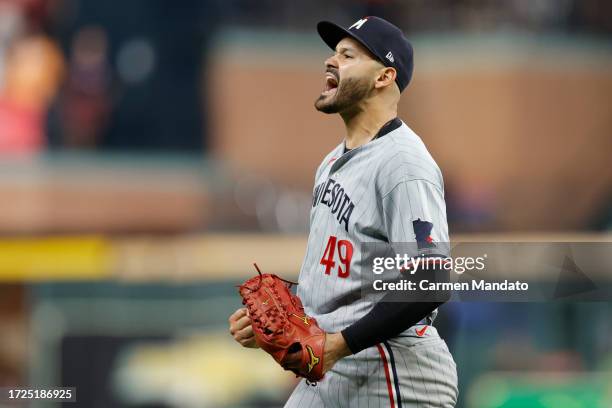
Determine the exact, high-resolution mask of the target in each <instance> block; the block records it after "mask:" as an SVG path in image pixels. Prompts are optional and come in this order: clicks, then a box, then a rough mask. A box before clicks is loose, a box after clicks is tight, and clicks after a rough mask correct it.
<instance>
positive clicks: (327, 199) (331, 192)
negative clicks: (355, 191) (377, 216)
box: [312, 178, 355, 231]
mask: <svg viewBox="0 0 612 408" xmlns="http://www.w3.org/2000/svg"><path fill="white" fill-rule="evenodd" d="M319 204H324V205H325V206H327V207H329V209H330V210H331V213H332V214H333V215H335V218H336V221H338V223H340V224H341V225H342V226H344V229H345V230H346V231H348V225H349V221H350V218H351V214H352V213H353V209H354V208H355V204H354V203H353V201H351V198H350V197H349V196H348V194H347V193H346V192H345V191H344V188H342V186H341V185H340V183H338V182H336V181H335V180H334V179H331V178H330V179H327V181H325V182H323V183H320V184H319V185H317V186H316V187H315V190H314V194H313V198H312V206H313V207H316V206H317V205H319Z"/></svg>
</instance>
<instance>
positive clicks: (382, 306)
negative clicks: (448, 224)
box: [342, 268, 450, 354]
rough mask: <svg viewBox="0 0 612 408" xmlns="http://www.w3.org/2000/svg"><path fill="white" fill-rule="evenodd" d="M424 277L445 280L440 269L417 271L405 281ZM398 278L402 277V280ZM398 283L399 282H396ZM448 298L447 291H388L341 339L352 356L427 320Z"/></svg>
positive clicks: (446, 274)
mask: <svg viewBox="0 0 612 408" xmlns="http://www.w3.org/2000/svg"><path fill="white" fill-rule="evenodd" d="M423 276H428V277H427V279H428V280H429V281H436V282H439V281H442V280H444V281H448V278H449V273H448V271H447V270H444V269H443V268H437V269H436V270H434V271H432V270H427V271H417V273H415V274H414V275H410V276H409V279H410V280H412V281H415V282H417V287H418V281H419V280H420V279H423ZM405 277H406V276H405V275H402V278H405ZM398 280H399V279H398ZM449 297H450V292H448V291H415V292H411V293H410V294H406V293H398V292H388V293H387V294H385V296H384V297H383V298H382V299H381V300H380V301H379V302H378V303H376V304H375V305H374V307H373V308H372V310H371V311H370V312H369V313H368V314H366V315H365V316H364V317H362V318H361V319H359V320H358V321H356V322H355V323H353V324H352V325H350V326H349V327H347V328H346V329H344V330H342V336H343V337H344V340H345V341H346V344H347V345H348V347H349V349H350V350H351V352H352V353H353V354H356V353H358V352H360V351H361V350H364V349H366V348H368V347H372V346H374V345H376V344H378V343H381V342H383V341H385V340H388V339H390V338H392V337H395V336H397V335H398V334H400V333H401V332H403V331H404V330H406V329H408V328H410V327H411V326H414V325H415V324H416V323H418V322H419V321H421V320H422V319H424V318H425V317H427V316H428V315H429V314H430V313H431V312H432V311H434V310H435V309H436V308H437V307H438V306H440V305H442V304H443V303H445V302H446V301H447V300H448V299H449Z"/></svg>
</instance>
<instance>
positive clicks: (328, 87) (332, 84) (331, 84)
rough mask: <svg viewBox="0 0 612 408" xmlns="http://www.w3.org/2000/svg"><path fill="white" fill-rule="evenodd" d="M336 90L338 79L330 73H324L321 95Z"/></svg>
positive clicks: (332, 92) (329, 93)
mask: <svg viewBox="0 0 612 408" xmlns="http://www.w3.org/2000/svg"><path fill="white" fill-rule="evenodd" d="M337 90H338V80H337V79H336V77H335V76H333V75H332V74H327V75H325V88H323V95H331V94H334V93H336V91H337Z"/></svg>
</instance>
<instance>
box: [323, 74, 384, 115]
mask: <svg viewBox="0 0 612 408" xmlns="http://www.w3.org/2000/svg"><path fill="white" fill-rule="evenodd" d="M371 91H372V81H370V80H368V78H364V77H362V78H346V79H345V80H343V81H340V82H339V83H338V89H337V90H336V93H335V94H333V95H329V96H328V95H320V96H319V97H318V98H317V100H316V101H315V104H314V106H315V108H316V109H317V110H318V111H319V112H323V113H340V112H345V111H351V110H353V109H354V108H356V107H357V104H358V103H359V102H361V101H362V100H363V99H365V98H367V97H368V96H370V93H371Z"/></svg>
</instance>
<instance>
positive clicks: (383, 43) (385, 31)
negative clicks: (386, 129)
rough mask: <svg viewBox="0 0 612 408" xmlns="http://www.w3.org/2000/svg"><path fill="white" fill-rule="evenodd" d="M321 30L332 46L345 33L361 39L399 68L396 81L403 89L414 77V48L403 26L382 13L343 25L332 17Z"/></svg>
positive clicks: (323, 36)
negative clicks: (389, 20) (400, 26)
mask: <svg viewBox="0 0 612 408" xmlns="http://www.w3.org/2000/svg"><path fill="white" fill-rule="evenodd" d="M317 31H318V32H319V35H320V36H321V38H322V39H323V41H325V43H326V44H327V45H328V46H329V47H330V48H331V49H332V50H335V49H336V45H338V43H339V42H340V40H342V39H343V38H345V37H351V38H354V39H355V40H357V41H359V42H360V43H361V44H362V45H363V46H364V47H366V48H367V49H368V50H369V51H370V52H371V53H372V54H374V56H375V57H376V58H377V59H378V60H379V61H380V62H381V63H383V64H384V65H385V66H387V67H393V68H395V70H396V71H397V77H396V78H395V82H396V83H397V86H398V87H399V90H400V92H401V91H403V90H404V89H405V88H406V87H407V86H408V83H409V82H410V78H412V70H413V68H414V63H413V51H412V45H410V43H409V42H408V40H407V39H406V37H405V36H404V33H402V30H400V29H399V28H397V27H396V26H394V25H393V24H391V23H390V22H388V21H387V20H384V19H382V18H380V17H372V16H370V17H364V18H362V19H360V20H358V21H356V22H355V23H353V25H351V26H350V27H349V28H343V27H340V26H339V25H337V24H334V23H331V22H329V21H321V22H320V23H318V24H317Z"/></svg>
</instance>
